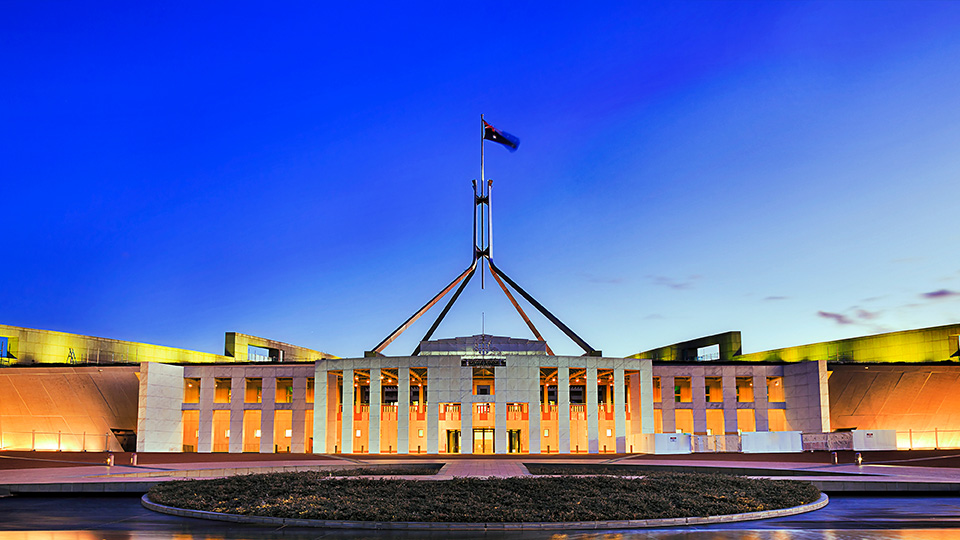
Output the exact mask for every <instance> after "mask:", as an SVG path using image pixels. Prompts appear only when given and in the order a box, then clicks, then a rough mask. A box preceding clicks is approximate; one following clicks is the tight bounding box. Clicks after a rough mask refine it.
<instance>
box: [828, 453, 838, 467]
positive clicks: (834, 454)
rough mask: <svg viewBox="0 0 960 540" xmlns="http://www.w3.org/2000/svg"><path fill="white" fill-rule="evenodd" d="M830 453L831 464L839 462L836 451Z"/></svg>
mask: <svg viewBox="0 0 960 540" xmlns="http://www.w3.org/2000/svg"><path fill="white" fill-rule="evenodd" d="M830 455H832V456H833V464H834V465H836V464H837V463H839V460H838V459H837V453H836V452H830Z"/></svg>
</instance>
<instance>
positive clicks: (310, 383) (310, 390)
mask: <svg viewBox="0 0 960 540" xmlns="http://www.w3.org/2000/svg"><path fill="white" fill-rule="evenodd" d="M313 387H314V381H313V377H307V403H313Z"/></svg>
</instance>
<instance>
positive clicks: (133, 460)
mask: <svg viewBox="0 0 960 540" xmlns="http://www.w3.org/2000/svg"><path fill="white" fill-rule="evenodd" d="M130 464H131V465H133V466H134V467H136V466H137V453H136V452H134V453H133V454H132V455H131V456H130Z"/></svg>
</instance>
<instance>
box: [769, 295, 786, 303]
mask: <svg viewBox="0 0 960 540" xmlns="http://www.w3.org/2000/svg"><path fill="white" fill-rule="evenodd" d="M788 298H790V297H789V296H768V297H766V298H764V300H765V301H767V302H776V301H777V300H786V299H788Z"/></svg>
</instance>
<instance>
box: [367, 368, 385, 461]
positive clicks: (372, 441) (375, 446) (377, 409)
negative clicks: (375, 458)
mask: <svg viewBox="0 0 960 540" xmlns="http://www.w3.org/2000/svg"><path fill="white" fill-rule="evenodd" d="M380 383H381V381H380V368H374V367H372V368H370V421H369V422H368V423H367V448H369V449H370V450H369V451H370V453H371V454H379V453H380V414H381V413H382V411H383V407H381V405H380V395H381V394H380Z"/></svg>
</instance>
